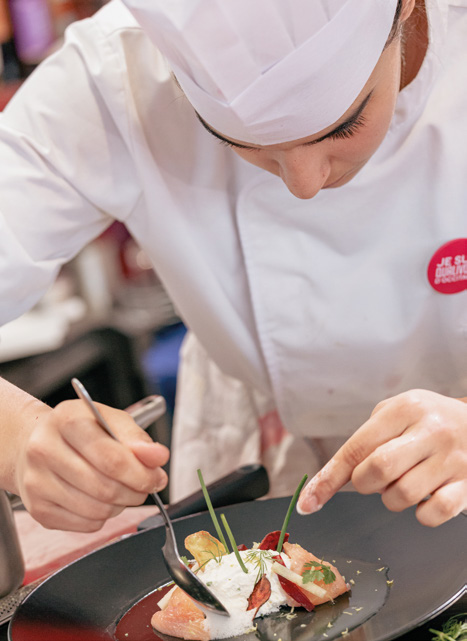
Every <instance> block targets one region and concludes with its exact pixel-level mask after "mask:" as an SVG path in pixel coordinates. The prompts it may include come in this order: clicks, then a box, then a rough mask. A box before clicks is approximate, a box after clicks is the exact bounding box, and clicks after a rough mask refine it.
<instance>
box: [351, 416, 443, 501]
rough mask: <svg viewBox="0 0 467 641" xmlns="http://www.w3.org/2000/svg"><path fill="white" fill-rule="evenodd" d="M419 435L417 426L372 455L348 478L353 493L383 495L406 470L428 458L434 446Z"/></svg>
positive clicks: (378, 448) (382, 446) (379, 447)
mask: <svg viewBox="0 0 467 641" xmlns="http://www.w3.org/2000/svg"><path fill="white" fill-rule="evenodd" d="M421 431H423V428H422V429H421V430H420V429H419V428H418V426H414V427H413V428H408V429H407V430H406V431H405V432H404V433H403V434H402V435H401V436H398V437H396V438H393V439H391V440H390V441H387V442H386V443H383V444H382V445H379V446H378V447H377V448H376V449H375V450H374V451H373V452H371V453H370V454H369V455H368V456H367V457H366V458H365V459H364V460H363V461H362V462H361V463H360V464H359V465H357V466H356V467H355V469H354V470H353V473H352V476H351V478H352V483H353V486H354V487H355V489H356V490H357V491H358V492H360V493H361V494H373V493H374V492H379V493H382V492H383V491H384V490H385V489H386V488H387V487H388V486H389V485H391V484H392V483H394V482H395V481H397V479H398V478H399V477H401V476H402V475H403V474H404V473H405V472H407V470H410V469H411V468H413V467H414V466H416V465H417V464H418V463H420V462H422V461H423V460H425V459H426V458H428V457H430V456H431V455H432V454H433V453H434V447H433V443H431V442H430V441H429V440H428V439H424V438H421V434H420V432H421ZM436 487H437V486H436ZM425 496H426V495H425ZM422 498H423V497H422ZM419 500H421V499H419ZM417 502H418V501H417ZM411 505H413V503H412V504H411Z"/></svg>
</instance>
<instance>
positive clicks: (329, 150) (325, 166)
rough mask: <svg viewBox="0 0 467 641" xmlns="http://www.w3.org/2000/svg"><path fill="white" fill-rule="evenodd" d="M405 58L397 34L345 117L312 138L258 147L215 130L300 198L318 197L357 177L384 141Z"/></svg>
mask: <svg viewBox="0 0 467 641" xmlns="http://www.w3.org/2000/svg"><path fill="white" fill-rule="evenodd" d="M400 60H401V51H400V41H399V38H395V39H394V40H393V42H392V43H391V44H390V45H389V46H388V47H386V49H385V50H384V51H383V53H382V55H381V57H380V59H379V61H378V63H377V65H376V67H375V68H374V70H373V73H372V74H371V76H370V78H369V80H368V82H367V83H366V84H365V86H364V88H363V89H362V91H361V92H360V94H359V96H358V97H357V99H356V100H355V102H354V103H353V104H352V105H351V106H350V108H349V109H348V110H347V111H346V112H345V114H344V115H343V116H342V118H340V119H339V120H338V121H337V122H335V123H334V124H332V125H331V126H330V127H328V128H327V129H323V131H320V132H319V133H317V134H313V135H312V136H308V137H305V138H300V139H299V140H294V141H292V142H286V143H281V144H276V145H266V146H256V145H252V144H250V143H248V142H245V141H241V140H232V139H230V138H225V137H224V136H222V134H221V132H215V131H213V130H211V131H212V133H214V134H215V135H216V136H217V137H218V138H220V139H221V140H222V141H223V142H224V143H225V144H228V145H229V146H231V147H232V149H233V150H234V152H235V153H236V154H238V155H239V156H240V157H241V158H243V159H244V160H246V161H248V162H249V163H251V164H253V165H256V166H257V167H261V168H262V169H265V170H266V171H269V172H270V173H272V174H274V175H276V176H280V178H282V180H283V181H284V183H285V184H286V185H287V187H288V189H289V191H290V192H291V193H292V194H293V195H294V196H296V197H297V198H303V199H307V198H313V196H315V195H316V194H317V193H318V192H319V191H320V190H321V189H332V188H335V187H340V186H342V185H345V184H346V183H347V182H349V181H350V180H352V178H353V177H354V176H355V174H356V173H357V172H358V171H360V169H361V168H362V167H363V166H364V165H365V163H366V162H368V160H369V159H370V158H371V156H372V155H373V153H374V152H375V151H376V149H377V148H378V147H379V145H380V144H381V141H382V140H383V138H384V136H385V134H386V132H387V130H388V127H389V123H390V122H391V118H392V115H393V113H394V107H395V103H396V99H397V95H398V92H399V86H400V69H401V64H400Z"/></svg>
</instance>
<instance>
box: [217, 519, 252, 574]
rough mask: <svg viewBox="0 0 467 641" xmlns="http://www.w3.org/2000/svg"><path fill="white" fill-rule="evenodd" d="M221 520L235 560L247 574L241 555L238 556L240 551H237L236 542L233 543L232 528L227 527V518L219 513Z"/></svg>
mask: <svg viewBox="0 0 467 641" xmlns="http://www.w3.org/2000/svg"><path fill="white" fill-rule="evenodd" d="M221 521H222V524H223V526H224V528H225V531H226V532H227V536H228V537H229V541H230V545H231V546H232V549H233V551H234V554H235V556H236V557H237V561H238V563H239V565H240V567H241V568H242V570H243V571H244V572H245V574H248V570H247V568H246V566H245V564H244V563H243V560H242V557H241V556H240V552H239V551H238V547H237V544H236V543H235V539H234V535H233V534H232V530H231V529H230V527H229V524H228V523H227V519H226V518H225V515H224V514H221Z"/></svg>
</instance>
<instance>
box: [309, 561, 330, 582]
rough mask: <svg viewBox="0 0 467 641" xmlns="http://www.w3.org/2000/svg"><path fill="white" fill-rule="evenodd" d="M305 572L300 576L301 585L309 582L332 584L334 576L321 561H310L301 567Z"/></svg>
mask: <svg viewBox="0 0 467 641" xmlns="http://www.w3.org/2000/svg"><path fill="white" fill-rule="evenodd" d="M303 567H304V568H306V569H305V572H304V573H303V574H302V579H303V583H309V582H310V581H324V583H325V584H326V585H328V584H329V583H334V581H335V580H336V575H335V574H334V572H333V571H332V570H331V568H330V567H329V565H325V564H324V563H323V562H322V561H310V562H309V563H305V565H304V566H303Z"/></svg>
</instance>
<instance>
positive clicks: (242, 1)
mask: <svg viewBox="0 0 467 641" xmlns="http://www.w3.org/2000/svg"><path fill="white" fill-rule="evenodd" d="M124 2H125V4H126V5H127V7H128V8H129V9H130V11H131V12H132V13H133V15H134V17H135V18H136V20H137V21H138V22H139V24H140V25H141V26H142V28H143V29H144V30H145V31H146V33H147V34H148V35H149V37H150V38H151V39H152V41H153V42H154V43H155V44H156V45H157V47H158V48H159V49H160V50H161V52H162V53H163V54H164V56H165V57H166V58H167V60H168V62H169V64H170V67H171V68H172V70H173V72H174V74H175V76H176V78H177V80H178V82H179V83H180V86H181V87H182V89H183V91H184V92H185V94H186V96H187V98H188V100H189V101H190V102H191V104H192V105H193V107H194V108H195V109H196V111H197V112H198V113H199V114H200V116H201V117H202V118H203V119H204V120H205V121H206V122H207V123H209V125H210V126H211V127H213V128H214V129H216V130H217V131H219V132H220V133H222V134H224V135H225V136H227V137H229V138H233V139H236V140H240V141H246V142H249V143H253V144H258V145H271V144H276V143H280V142H287V141H290V140H295V139H298V138H303V137H306V136H310V135H312V134H314V133H317V132H319V131H322V130H323V129H326V128H327V127H329V126H330V125H332V124H333V123H335V122H336V121H337V120H338V119H339V118H340V117H341V116H342V115H343V114H344V113H345V112H346V111H347V110H348V109H349V107H350V106H351V105H352V103H353V102H354V100H355V99H356V98H357V96H358V94H359V93H360V92H361V90H362V89H363V86H364V85H365V83H366V81H367V80H368V78H369V77H370V75H371V72H372V71H373V68H374V67H375V65H376V63H377V61H378V58H379V56H380V55H381V52H382V50H383V48H384V45H385V43H386V40H387V38H388V36H389V33H390V30H391V26H392V23H393V20H394V14H395V9H396V4H397V0H124Z"/></svg>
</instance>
